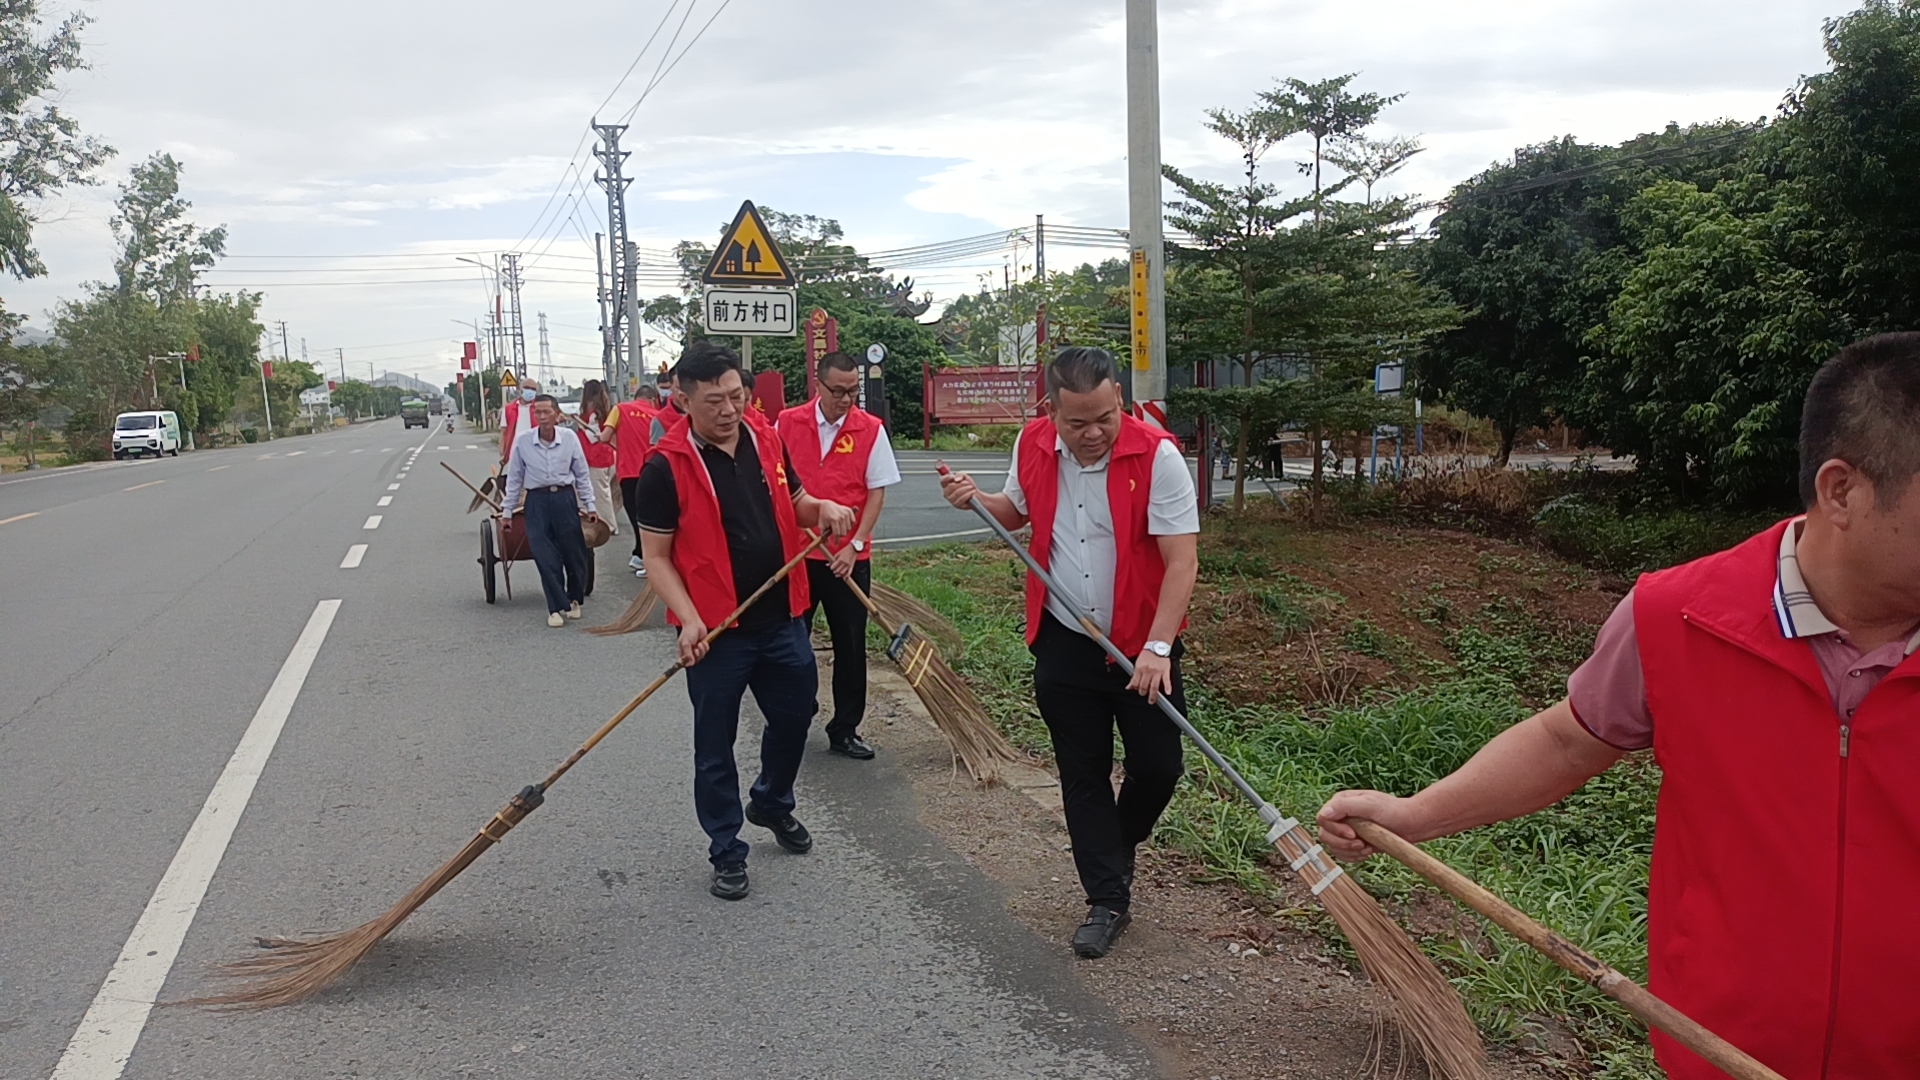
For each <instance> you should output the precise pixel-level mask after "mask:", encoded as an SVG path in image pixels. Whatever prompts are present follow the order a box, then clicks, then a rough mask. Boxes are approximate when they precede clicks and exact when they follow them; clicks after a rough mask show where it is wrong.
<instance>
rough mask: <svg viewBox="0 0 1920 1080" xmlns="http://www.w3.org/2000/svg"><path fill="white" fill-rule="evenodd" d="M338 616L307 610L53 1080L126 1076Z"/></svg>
mask: <svg viewBox="0 0 1920 1080" xmlns="http://www.w3.org/2000/svg"><path fill="white" fill-rule="evenodd" d="M339 610H340V601H338V600H322V601H320V603H319V604H317V605H316V606H315V607H314V609H313V615H312V616H310V617H309V618H308V619H307V628H306V629H305V630H302V631H301V632H300V638H299V640H298V641H295V642H294V643H293V651H292V652H291V653H289V654H288V655H287V660H286V663H284V664H282V665H280V674H278V675H276V676H274V680H273V685H272V686H271V687H269V688H268V689H267V696H266V698H265V699H264V700H262V701H261V702H260V708H259V709H258V710H257V711H256V712H255V713H254V714H253V722H252V723H249V724H248V725H247V732H246V734H245V735H242V736H241V737H240V745H238V746H237V747H235V748H234V751H233V756H232V757H230V758H228V759H227V766H226V768H224V769H222V770H220V778H219V779H218V780H215V781H214V782H213V791H212V793H210V794H209V795H208V796H207V801H206V803H205V805H203V806H201V807H200V814H199V816H198V817H195V818H194V819H193V825H192V827H191V828H189V829H188V830H187V836H186V839H184V840H182V841H180V850H178V851H176V852H175V853H174V856H173V862H172V863H171V864H169V865H168V866H167V872H166V873H165V874H164V875H162V876H161V878H160V885H159V887H157V888H155V889H154V890H153V898H152V899H150V900H148V901H147V906H146V909H145V910H144V911H142V912H141V913H140V921H138V922H136V923H134V924H133V933H132V934H131V935H129V936H128V937H127V943H126V945H125V946H124V947H123V948H121V950H120V958H119V959H118V960H115V961H114V963H113V969H112V970H111V971H109V972H107V981H106V982H105V983H103V984H102V985H101V987H100V992H99V993H98V994H96V995H94V998H93V1004H92V1005H89V1006H88V1007H87V1014H86V1016H85V1017H83V1018H81V1020H80V1027H79V1029H78V1030H77V1031H75V1032H74V1033H73V1040H72V1041H71V1042H69V1043H67V1049H66V1052H65V1053H63V1054H61V1055H60V1063H59V1064H58V1065H55V1066H54V1069H53V1077H52V1080H118V1078H119V1076H120V1074H121V1073H122V1072H124V1071H125V1070H126V1067H127V1061H128V1059H129V1058H131V1057H132V1056H133V1048H134V1046H135V1044H137V1043H138V1042H139V1041H140V1033H141V1032H142V1031H143V1030H145V1028H146V1026H147V1016H148V1014H150V1013H151V1012H152V1011H153V1003H154V1001H155V999H157V998H158V997H159V996H160V987H161V986H162V985H164V984H165V983H166V981H167V973H168V972H170V971H171V970H172V969H173V961H174V958H175V957H177V956H178V955H179V953H180V943H181V942H182V941H184V940H186V936H187V930H188V928H189V927H191V926H192V925H193V917H194V915H195V914H196V913H197V912H198V911H199V910H200V901H201V900H203V899H204V898H205V897H206V895H207V885H208V884H209V883H210V882H212V881H213V875H214V872H215V871H216V870H218V869H220V859H221V857H222V856H224V855H225V854H226V851H227V843H228V842H229V841H230V840H232V839H233V830H234V828H235V826H237V825H239V823H240V815H241V814H242V813H244V812H245V811H246V809H247V802H248V801H249V800H250V799H252V798H253V789H254V785H256V784H258V783H259V781H260V774H261V772H262V771H264V770H265V769H266V766H267V758H268V757H269V756H270V755H271V754H272V753H273V746H274V744H275V743H276V742H278V741H279V739H280V730H281V728H283V727H285V726H286V722H287V716H288V714H290V713H291V712H292V711H293V703H294V701H295V700H297V699H298V698H299V697H300V688H301V687H302V686H304V685H305V684H306V681H307V672H309V671H311V670H312V669H313V660H314V657H316V656H318V655H319V654H320V646H321V644H322V643H323V642H325V641H326V640H327V631H328V630H329V629H331V628H332V627H333V617H334V615H335V614H336V613H337V612H339Z"/></svg>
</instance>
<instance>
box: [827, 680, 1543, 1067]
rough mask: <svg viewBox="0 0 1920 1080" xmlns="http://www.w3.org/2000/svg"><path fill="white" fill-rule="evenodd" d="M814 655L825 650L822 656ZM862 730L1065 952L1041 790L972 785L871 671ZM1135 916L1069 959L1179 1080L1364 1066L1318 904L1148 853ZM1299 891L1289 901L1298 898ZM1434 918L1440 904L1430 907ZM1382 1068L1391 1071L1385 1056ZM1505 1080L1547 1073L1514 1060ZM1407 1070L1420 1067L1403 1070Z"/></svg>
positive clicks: (1067, 909) (1372, 1018) (944, 828)
mask: <svg viewBox="0 0 1920 1080" xmlns="http://www.w3.org/2000/svg"><path fill="white" fill-rule="evenodd" d="M823 659H824V658H823ZM874 691H875V692H874V696H873V701H872V704H871V706H870V719H869V722H868V723H867V724H866V725H865V730H866V731H867V732H868V733H869V734H870V737H872V738H873V740H874V742H875V743H876V744H877V745H879V746H880V748H881V752H882V754H883V755H884V756H885V758H886V759H888V763H889V764H891V765H892V766H894V767H895V768H898V769H900V770H902V771H903V772H904V773H905V774H906V775H907V776H908V777H909V778H910V779H911V780H912V781H913V784H914V788H915V792H916V795H917V797H918V800H919V803H920V811H921V813H920V817H921V821H922V822H923V823H924V824H925V826H926V827H927V828H928V829H929V830H931V831H932V832H933V833H934V834H935V835H937V836H939V837H940V838H941V840H942V841H943V842H944V843H945V844H946V845H947V846H948V847H949V848H951V849H952V850H953V851H954V852H956V853H958V854H959V855H961V856H962V857H964V858H965V859H966V860H967V861H968V862H969V863H971V864H972V865H974V866H975V867H977V868H979V870H980V871H981V872H982V873H984V874H985V875H986V876H987V877H988V878H990V879H992V880H993V881H995V882H997V883H999V884H1000V885H1001V886H1003V887H1004V888H1005V889H1006V896H1007V911H1008V913H1009V914H1011V915H1012V916H1013V917H1014V918H1015V919H1016V920H1018V921H1019V922H1020V923H1022V924H1023V925H1025V926H1026V927H1028V928H1029V929H1031V930H1032V931H1033V932H1034V934H1035V935H1036V938H1037V947H1039V948H1057V949H1059V950H1060V951H1061V952H1062V953H1065V952H1066V951H1067V949H1068V945H1067V942H1068V939H1069V938H1070V937H1071V935H1072V933H1073V930H1074V927H1076V926H1078V925H1079V923H1080V920H1081V919H1082V918H1084V917H1085V915H1086V903H1085V899H1084V895H1083V893H1082V892H1081V890H1080V886H1079V882H1078V880H1077V879H1076V878H1075V876H1074V870H1073V859H1072V854H1071V851H1070V849H1069V847H1068V840H1067V831H1066V827H1065V825H1064V824H1063V823H1062V822H1061V821H1060V819H1059V818H1058V817H1057V816H1056V813H1057V811H1054V812H1050V811H1049V809H1047V808H1046V807H1045V806H1044V805H1043V803H1044V796H1042V797H1041V798H1039V799H1036V798H1033V797H1030V796H1029V795H1027V794H1023V793H1021V792H1019V791H1015V790H1013V789H1012V788H1009V787H1006V786H995V787H992V788H987V789H980V788H976V787H975V786H974V785H973V784H971V783H970V782H969V781H967V780H966V779H965V777H964V775H963V774H957V773H956V771H955V769H954V768H953V764H952V758H951V755H950V753H949V752H948V749H947V746H946V743H945V741H944V740H942V739H941V738H940V736H939V734H938V733H937V732H936V731H935V730H934V729H933V727H932V725H931V723H930V722H929V721H928V720H926V719H925V714H924V713H923V712H922V711H921V709H920V706H919V703H918V702H917V701H915V700H913V699H912V697H911V693H910V691H907V690H906V689H905V687H904V685H902V684H898V683H897V680H893V679H891V678H887V677H885V676H883V675H882V674H881V673H880V671H879V670H878V669H877V668H876V669H875V679H874ZM1137 873H1138V876H1137V877H1136V879H1135V882H1134V921H1133V925H1132V926H1131V927H1130V928H1129V929H1128V931H1127V933H1126V936H1125V937H1124V938H1122V939H1121V942H1120V945H1119V947H1118V948H1116V949H1115V950H1114V952H1113V953H1112V955H1110V956H1108V957H1106V958H1105V959H1103V960H1099V961H1094V962H1084V963H1081V964H1079V965H1078V966H1077V970H1078V972H1079V975H1080V978H1081V979H1082V980H1084V982H1085V985H1086V986H1087V988H1088V989H1089V990H1090V991H1091V992H1093V993H1094V994H1095V995H1096V996H1098V997H1100V998H1101V999H1103V1000H1105V1001H1107V1002H1108V1003H1110V1004H1111V1005H1112V1006H1113V1007H1114V1009H1115V1011H1116V1012H1118V1013H1119V1015H1120V1017H1121V1018H1122V1020H1123V1021H1124V1022H1125V1023H1126V1024H1127V1026H1128V1028H1129V1029H1130V1030H1131V1032H1132V1033H1133V1034H1134V1036H1135V1037H1136V1038H1138V1039H1139V1041H1140V1042H1141V1044H1142V1045H1144V1046H1146V1047H1148V1048H1149V1049H1150V1050H1151V1051H1152V1052H1153V1053H1154V1055H1155V1057H1156V1059H1157V1060H1158V1061H1159V1063H1160V1066H1161V1071H1162V1073H1163V1074H1164V1075H1166V1076H1168V1077H1171V1078H1177V1080H1229V1078H1248V1080H1251V1078H1294V1080H1350V1078H1352V1077H1356V1076H1366V1075H1370V1074H1372V1072H1373V1069H1374V1067H1375V1063H1374V1061H1373V1060H1372V1058H1371V1057H1370V1055H1371V1054H1372V1053H1373V1052H1374V1048H1375V1046H1376V1045H1378V1042H1377V1039H1376V1026H1377V1024H1378V1023H1379V1011H1378V1007H1377V1000H1376V998H1375V996H1374V993H1373V991H1372V989H1371V988H1370V987H1369V986H1368V985H1367V983H1366V980H1365V977H1364V976H1363V975H1361V974H1359V973H1358V972H1357V971H1354V970H1352V969H1350V968H1349V967H1348V966H1347V964H1346V963H1345V962H1344V961H1343V960H1342V959H1340V958H1338V957H1337V956H1335V955H1334V953H1333V951H1332V950H1330V949H1329V948H1328V946H1327V943H1326V940H1325V939H1324V938H1322V937H1321V936H1320V935H1319V934H1318V933H1316V932H1314V930H1312V929H1311V928H1310V926H1308V925H1307V923H1306V920H1309V919H1313V918H1317V917H1318V916H1317V914H1316V912H1317V910H1318V909H1317V908H1316V907H1315V906H1314V905H1313V902H1312V900H1311V899H1310V898H1309V897H1308V896H1307V895H1306V892H1305V890H1304V889H1303V888H1298V887H1297V883H1293V884H1292V885H1290V886H1289V891H1287V892H1285V893H1283V894H1282V895H1281V896H1279V897H1276V898H1272V899H1263V898H1258V897H1254V896H1252V895H1250V894H1248V893H1246V892H1244V891H1242V890H1240V889H1237V888H1234V887H1232V886H1228V885H1221V884H1218V883H1212V882H1208V881H1207V880H1206V875H1205V874H1204V873H1203V871H1202V868H1201V867H1200V866H1199V864H1198V863H1197V862H1195V861H1193V860H1191V859H1188V858H1186V857H1184V856H1181V855H1179V854H1176V853H1173V852H1169V851H1166V850H1163V849H1157V848H1153V847H1151V846H1149V847H1145V848H1143V849H1142V850H1141V855H1140V863H1139V868H1138V872H1137ZM1296 893H1297V895H1296ZM1436 917H1437V913H1436ZM1387 1055H1388V1056H1387V1060H1386V1062H1385V1063H1384V1065H1382V1066H1381V1067H1380V1069H1379V1075H1382V1076H1393V1075H1395V1074H1396V1071H1397V1070H1396V1061H1395V1057H1394V1051H1393V1049H1392V1048H1391V1046H1389V1048H1388V1050H1387ZM1493 1074H1494V1075H1495V1076H1497V1077H1502V1078H1514V1080H1517V1078H1522V1077H1525V1078H1534V1077H1546V1076H1549V1075H1551V1074H1550V1073H1548V1072H1545V1071H1543V1070H1541V1069H1540V1068H1538V1067H1536V1066H1534V1065H1533V1064H1531V1063H1529V1062H1527V1061H1525V1060H1522V1059H1521V1058H1519V1057H1517V1056H1515V1055H1513V1054H1510V1053H1498V1054H1496V1055H1495V1061H1494V1070H1493ZM1409 1075H1419V1073H1417V1072H1410V1073H1409Z"/></svg>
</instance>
